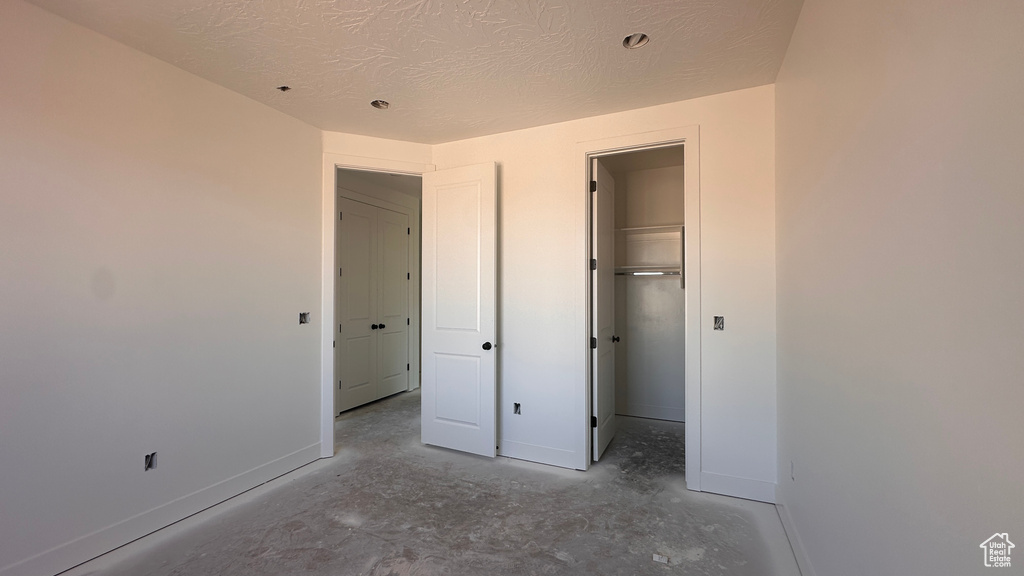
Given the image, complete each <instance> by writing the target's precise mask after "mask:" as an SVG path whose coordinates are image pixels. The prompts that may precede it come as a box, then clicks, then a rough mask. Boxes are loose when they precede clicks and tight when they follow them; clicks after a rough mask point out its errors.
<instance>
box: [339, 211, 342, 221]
mask: <svg viewBox="0 0 1024 576" xmlns="http://www.w3.org/2000/svg"><path fill="white" fill-rule="evenodd" d="M341 219H342V218H341V212H338V220H341Z"/></svg>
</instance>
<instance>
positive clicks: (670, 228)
mask: <svg viewBox="0 0 1024 576" xmlns="http://www.w3.org/2000/svg"><path fill="white" fill-rule="evenodd" d="M682 228H683V225H682V224H666V225H664V226H635V227H632V228H616V229H615V231H616V232H632V233H634V234H643V233H654V232H679V231H681V230H682Z"/></svg>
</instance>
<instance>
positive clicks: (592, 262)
mask: <svg viewBox="0 0 1024 576" xmlns="http://www.w3.org/2000/svg"><path fill="white" fill-rule="evenodd" d="M590 269H591V270H597V258H591V259H590Z"/></svg>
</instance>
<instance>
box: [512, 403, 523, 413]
mask: <svg viewBox="0 0 1024 576" xmlns="http://www.w3.org/2000/svg"><path fill="white" fill-rule="evenodd" d="M521 408H522V407H521V406H520V405H519V402H515V403H513V404H512V413H513V414H522V412H520V409H521Z"/></svg>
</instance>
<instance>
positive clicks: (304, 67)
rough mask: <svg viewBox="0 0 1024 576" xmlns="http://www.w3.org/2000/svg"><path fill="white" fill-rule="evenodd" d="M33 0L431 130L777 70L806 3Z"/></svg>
mask: <svg viewBox="0 0 1024 576" xmlns="http://www.w3.org/2000/svg"><path fill="white" fill-rule="evenodd" d="M29 1H31V2H32V3H34V4H37V5H39V6H41V7H43V8H46V9H47V10H50V11H52V12H54V13H56V14H59V15H61V16H64V17H66V18H68V19H70V20H72V21H75V22H78V23H80V24H82V25H84V26H86V27H88V28H91V29H93V30H96V31H98V32H100V33H102V34H105V35H107V36H110V37H112V38H114V39H116V40H118V41H121V42H123V43H125V44H127V45H129V46H132V47H135V48H137V49H139V50H141V51H143V52H146V53H148V54H151V55H153V56H155V57H157V58H160V59H162V60H165V61H167V62H170V63H172V64H174V65H176V66H178V67H180V68H183V69H185V70H187V71H189V72H192V73H194V74H197V75H199V76H201V77H203V78H206V79H209V80H211V81H213V82H216V83H218V84H221V85H223V86H226V87H227V88H230V89H231V90H234V91H236V92H240V93H242V94H244V95H246V96H249V97H250V98H253V99H255V100H258V101H260V102H263V103H265V104H267V105H269V106H272V107H274V108H276V109H278V110H281V111H282V112H284V113H286V114H289V115H291V116H294V117H296V118H299V119H301V120H304V121H305V122H307V123H309V124H312V125H313V126H316V127H318V128H321V129H324V130H333V131H340V132H351V133H355V134H366V135H371V136H380V137H384V138H395V139H400V140H411V141H416V142H424V143H438V142H446V141H451V140H458V139H462V138H467V137H471V136H480V135H484V134H492V133H496V132H504V131H508V130H514V129H518V128H526V127H530V126H537V125H541V124H548V123H551V122H558V121H564V120H571V119H575V118H582V117H586V116H594V115H597V114H606V113H610V112H617V111H621V110H627V109H631V108H640V107H644V106H651V105H655V104H663V103H666V102H673V101H676V100H685V99H688V98H695V97H698V96H705V95H709V94H715V93H720V92H727V91H730V90H737V89H740V88H748V87H751V86H758V85H762V84H769V83H771V82H774V80H775V76H776V73H777V72H778V70H779V67H780V65H781V63H782V58H783V56H784V54H785V50H786V47H787V45H788V43H789V37H790V35H791V33H792V30H793V27H794V25H795V23H796V18H797V16H798V14H799V11H800V6H801V4H802V0H520V1H516V0H506V1H498V0H440V1H435V0H74V1H68V0H29ZM634 32H645V33H647V34H648V35H649V36H650V37H651V41H650V43H649V44H648V45H647V46H645V47H643V48H640V49H637V50H626V49H624V48H623V47H622V39H623V38H624V37H625V36H626V35H628V34H631V33H634ZM279 85H288V86H291V87H292V90H291V91H289V92H286V93H282V92H279V91H278V90H276V89H275V87H276V86H279ZM376 98H381V99H384V100H388V101H390V102H391V109H390V110H386V111H382V110H377V109H374V108H371V107H370V105H369V102H370V101H371V100H374V99H376Z"/></svg>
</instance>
